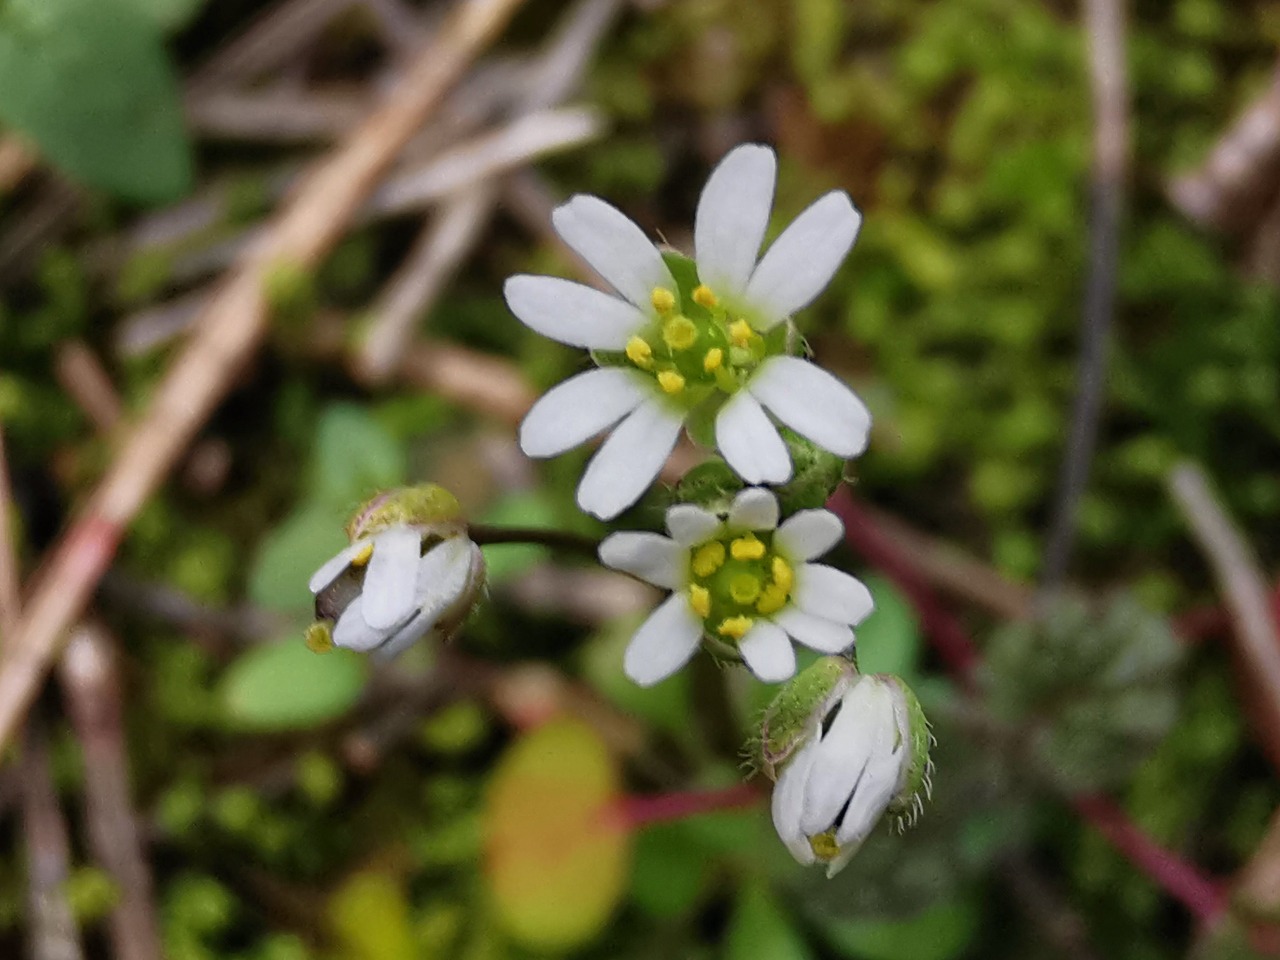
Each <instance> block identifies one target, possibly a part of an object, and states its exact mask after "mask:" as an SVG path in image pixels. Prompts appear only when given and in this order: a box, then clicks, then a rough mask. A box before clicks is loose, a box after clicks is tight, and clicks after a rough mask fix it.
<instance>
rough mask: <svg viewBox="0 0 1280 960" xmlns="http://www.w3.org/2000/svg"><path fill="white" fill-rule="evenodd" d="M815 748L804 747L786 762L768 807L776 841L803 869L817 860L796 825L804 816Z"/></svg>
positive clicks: (808, 745) (813, 746) (803, 834)
mask: <svg viewBox="0 0 1280 960" xmlns="http://www.w3.org/2000/svg"><path fill="white" fill-rule="evenodd" d="M815 746H816V744H814V743H807V744H805V745H804V746H803V747H801V748H800V750H799V752H797V753H796V754H795V756H793V757H792V758H791V759H790V760H788V761H787V763H786V765H785V766H784V767H783V768H782V773H781V774H780V775H779V777H778V784H777V786H776V787H774V789H773V799H772V802H771V803H770V812H771V813H772V815H773V828H774V829H775V830H777V831H778V837H779V838H780V839H781V840H782V842H783V843H784V844H785V845H786V847H787V850H789V851H790V852H791V855H792V856H793V857H795V858H796V860H798V861H799V862H800V863H802V864H804V865H805V866H809V865H810V864H812V863H814V862H815V861H816V860H817V857H816V856H814V853H813V847H812V846H810V844H809V838H808V837H807V836H806V835H805V833H804V831H803V830H802V829H801V828H800V821H801V819H802V818H803V816H804V803H805V793H806V791H807V790H808V786H809V777H810V776H811V773H812V770H813V759H814V755H815V750H814V748H815Z"/></svg>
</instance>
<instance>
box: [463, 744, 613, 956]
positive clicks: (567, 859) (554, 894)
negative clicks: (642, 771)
mask: <svg viewBox="0 0 1280 960" xmlns="http://www.w3.org/2000/svg"><path fill="white" fill-rule="evenodd" d="M618 799H619V796H618V771H617V768H616V767H615V765H614V762H613V758H612V757H611V756H610V755H609V752H608V750H607V749H606V748H605V745H604V743H603V741H601V739H600V737H599V735H598V734H596V732H595V731H594V730H593V729H592V728H591V727H590V726H588V725H587V724H585V723H583V722H581V721H579V720H573V719H567V718H566V719H558V720H552V721H549V722H548V723H546V724H544V725H543V726H541V727H539V728H537V729H536V730H534V731H533V732H531V733H528V734H526V735H525V736H523V737H521V738H520V739H519V740H518V741H517V742H516V744H515V745H514V746H513V747H512V748H511V749H510V750H508V751H507V753H506V755H505V756H504V757H503V758H502V760H501V761H500V762H499V764H498V769H497V771H496V772H495V773H494V776H493V780H492V782H491V783H490V785H489V792H488V796H487V804H486V810H485V876H486V879H487V881H488V885H489V890H490V893H491V895H492V898H493V902H494V907H495V913H496V916H497V920H498V922H499V924H500V925H501V926H502V928H503V929H504V930H505V931H506V933H507V935H508V936H510V937H511V938H512V939H513V940H515V941H517V942H518V943H520V944H521V945H522V946H525V947H528V948H530V949H533V950H537V951H545V952H559V951H567V950H571V949H573V948H575V947H578V946H581V945H582V944H586V943H589V942H591V941H592V940H593V939H595V937H596V936H597V935H598V934H599V933H600V932H601V931H602V930H603V929H604V926H605V924H606V923H607V922H608V919H609V916H610V914H612V912H613V909H614V907H615V906H616V904H617V903H618V900H619V898H620V897H621V896H622V894H623V892H624V889H625V887H626V884H627V874H628V870H629V866H630V862H631V834H630V831H629V829H628V828H627V826H626V823H625V822H624V821H623V820H622V819H621V817H620V816H619V815H618V813H617V811H616V809H615V807H616V804H617V802H618Z"/></svg>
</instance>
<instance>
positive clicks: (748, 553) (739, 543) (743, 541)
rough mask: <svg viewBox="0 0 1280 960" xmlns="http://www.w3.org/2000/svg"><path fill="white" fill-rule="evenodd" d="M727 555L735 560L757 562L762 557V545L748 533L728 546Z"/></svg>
mask: <svg viewBox="0 0 1280 960" xmlns="http://www.w3.org/2000/svg"><path fill="white" fill-rule="evenodd" d="M729 554H730V556H732V557H733V559H735V560H759V559H760V558H761V557H763V556H764V544H763V543H761V542H760V541H759V540H757V539H756V538H755V535H754V534H750V533H748V534H747V535H746V536H745V537H739V538H738V539H737V540H735V541H733V543H731V544H729Z"/></svg>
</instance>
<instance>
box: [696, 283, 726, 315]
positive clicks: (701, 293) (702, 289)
mask: <svg viewBox="0 0 1280 960" xmlns="http://www.w3.org/2000/svg"><path fill="white" fill-rule="evenodd" d="M693 302H694V303H696V304H697V305H698V306H700V307H706V308H707V309H708V310H710V309H711V308H712V307H714V306H715V305H716V304H717V303H719V302H720V301H719V300H717V299H716V295H715V294H714V293H713V292H712V290H711V288H710V287H708V286H707V285H706V284H705V283H701V284H698V286H696V287H694V288H693Z"/></svg>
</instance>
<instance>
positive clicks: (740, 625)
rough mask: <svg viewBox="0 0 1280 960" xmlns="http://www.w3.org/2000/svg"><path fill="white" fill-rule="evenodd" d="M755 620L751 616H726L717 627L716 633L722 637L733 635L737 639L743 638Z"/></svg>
mask: <svg viewBox="0 0 1280 960" xmlns="http://www.w3.org/2000/svg"><path fill="white" fill-rule="evenodd" d="M752 623H754V621H753V620H752V619H751V618H750V617H726V618H725V619H723V620H721V621H720V626H719V627H717V628H716V633H718V634H720V636H722V637H733V639H735V640H741V639H742V638H743V637H744V636H746V633H747V631H748V630H750V629H751V624H752Z"/></svg>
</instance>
